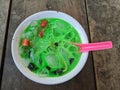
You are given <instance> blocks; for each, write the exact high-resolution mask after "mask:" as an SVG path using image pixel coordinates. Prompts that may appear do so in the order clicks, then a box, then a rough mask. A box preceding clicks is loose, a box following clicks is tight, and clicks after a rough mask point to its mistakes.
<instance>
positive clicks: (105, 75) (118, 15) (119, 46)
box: [86, 0, 120, 90]
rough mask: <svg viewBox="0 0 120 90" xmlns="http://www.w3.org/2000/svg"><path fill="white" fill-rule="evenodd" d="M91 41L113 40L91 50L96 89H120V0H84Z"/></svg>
mask: <svg viewBox="0 0 120 90" xmlns="http://www.w3.org/2000/svg"><path fill="white" fill-rule="evenodd" d="M86 1H87V2H86V3H87V7H88V8H87V9H88V16H89V26H90V34H91V40H92V42H99V41H107V40H110V41H112V42H113V48H112V49H110V50H104V51H95V52H93V58H94V66H95V73H96V82H97V90H120V28H119V27H120V0H86Z"/></svg>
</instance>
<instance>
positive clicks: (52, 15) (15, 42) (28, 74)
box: [11, 11, 88, 85]
mask: <svg viewBox="0 0 120 90" xmlns="http://www.w3.org/2000/svg"><path fill="white" fill-rule="evenodd" d="M42 18H60V19H63V20H65V21H67V22H69V23H70V24H71V25H72V26H73V27H74V28H75V29H76V30H77V32H78V33H79V35H80V37H81V40H82V43H88V38H87V35H86V33H85V31H84V29H83V28H82V26H81V25H80V24H79V23H78V22H77V21H76V20H75V19H74V18H73V17H71V16H69V15H68V14H65V13H62V12H58V11H42V12H38V13H36V14H33V15H31V16H29V17H28V18H26V19H25V20H24V21H23V22H22V23H21V24H20V25H19V26H18V28H17V29H16V31H15V33H14V36H13V39H12V47H11V49H12V56H13V60H14V62H15V64H16V66H17V67H18V69H19V70H20V71H21V73H22V74H24V75H25V76H26V77H27V78H29V79H31V80H33V81H35V82H38V83H41V84H47V85H52V84H59V83H63V82H65V81H68V80H70V79H71V78H73V77H74V76H76V75H77V74H78V73H79V72H80V71H81V70H82V68H83V66H84V65H85V63H86V61H87V57H88V52H85V53H82V56H81V58H80V61H79V62H78V64H77V66H76V67H75V68H74V69H73V70H72V71H71V72H69V73H68V74H65V75H63V76H60V77H53V78H52V77H40V76H37V75H36V74H34V73H33V72H31V71H30V70H28V68H26V67H25V66H24V65H23V64H22V60H21V57H20V55H19V53H18V44H19V39H20V36H21V34H22V32H23V30H24V29H25V28H26V27H27V26H28V25H29V24H30V22H31V21H32V20H38V19H42Z"/></svg>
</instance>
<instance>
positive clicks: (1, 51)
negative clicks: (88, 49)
mask: <svg viewBox="0 0 120 90" xmlns="http://www.w3.org/2000/svg"><path fill="white" fill-rule="evenodd" d="M44 10H57V11H62V12H65V13H67V14H70V15H71V16H73V17H74V18H75V19H77V20H78V21H79V23H81V25H82V26H83V28H84V29H85V31H86V33H87V35H88V37H89V41H90V42H99V41H108V40H111V41H112V42H113V48H112V49H109V50H102V51H94V52H92V53H90V54H89V57H88V61H87V63H86V65H85V66H84V68H83V70H82V71H81V72H80V73H79V74H78V75H77V76H76V77H75V78H73V79H72V80H70V81H68V82H65V83H63V84H59V85H53V86H47V85H41V84H38V83H35V82H33V81H31V80H29V79H27V78H26V77H24V76H23V75H22V74H21V73H20V71H19V70H18V69H17V67H16V66H15V64H14V62H13V58H12V56H11V39H12V36H13V34H14V32H15V29H16V28H17V26H18V25H19V24H20V23H21V22H22V21H23V20H24V19H25V18H26V17H28V16H30V15H31V14H34V13H36V12H39V11H44ZM0 80H1V90H120V0H0Z"/></svg>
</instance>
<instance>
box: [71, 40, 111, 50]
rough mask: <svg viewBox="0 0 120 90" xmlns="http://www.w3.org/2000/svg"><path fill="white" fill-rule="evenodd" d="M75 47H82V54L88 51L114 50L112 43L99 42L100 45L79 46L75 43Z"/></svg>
mask: <svg viewBox="0 0 120 90" xmlns="http://www.w3.org/2000/svg"><path fill="white" fill-rule="evenodd" d="M73 44H74V45H76V46H78V47H80V52H87V51H95V50H103V49H110V48H112V42H111V41H106V42H98V43H88V44H77V43H73Z"/></svg>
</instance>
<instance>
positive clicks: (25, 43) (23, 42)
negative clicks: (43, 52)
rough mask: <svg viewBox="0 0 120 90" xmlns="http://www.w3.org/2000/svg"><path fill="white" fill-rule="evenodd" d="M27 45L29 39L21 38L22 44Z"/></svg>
mask: <svg viewBox="0 0 120 90" xmlns="http://www.w3.org/2000/svg"><path fill="white" fill-rule="evenodd" d="M29 45H30V41H29V40H28V39H23V40H22V46H29Z"/></svg>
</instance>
